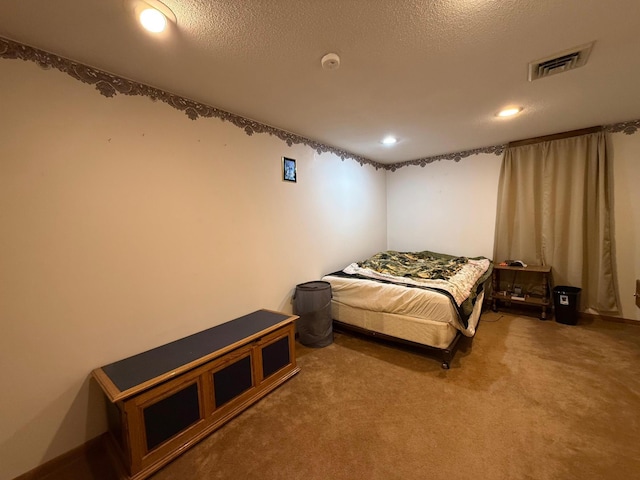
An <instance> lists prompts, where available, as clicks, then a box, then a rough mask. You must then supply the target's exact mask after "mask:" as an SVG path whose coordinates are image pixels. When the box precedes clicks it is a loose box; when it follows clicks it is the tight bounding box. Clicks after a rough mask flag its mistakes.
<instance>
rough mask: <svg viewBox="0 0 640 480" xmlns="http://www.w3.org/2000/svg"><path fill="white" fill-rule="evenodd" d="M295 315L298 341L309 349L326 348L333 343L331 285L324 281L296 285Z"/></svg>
mask: <svg viewBox="0 0 640 480" xmlns="http://www.w3.org/2000/svg"><path fill="white" fill-rule="evenodd" d="M293 300H294V304H293V313H295V314H296V315H299V316H300V318H299V319H298V320H297V321H296V330H297V331H298V340H299V341H300V343H301V344H303V345H305V346H307V347H326V346H327V345H330V344H331V343H333V319H332V318H331V284H330V283H329V282H324V281H314V282H306V283H301V284H299V285H296V291H295V294H294V295H293Z"/></svg>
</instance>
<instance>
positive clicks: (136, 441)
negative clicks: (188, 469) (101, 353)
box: [93, 310, 299, 479]
mask: <svg viewBox="0 0 640 480" xmlns="http://www.w3.org/2000/svg"><path fill="white" fill-rule="evenodd" d="M297 318H298V317H297V316H291V315H286V314H283V313H279V312H272V311H269V310H259V311H257V312H254V313H252V314H249V315H245V316H244V317H240V318H238V319H235V320H232V321H230V322H227V323H224V324H222V325H218V326H217V327H213V328H211V329H209V330H205V331H203V332H200V333H197V334H195V335H191V336H189V337H186V338H183V339H181V340H178V341H176V342H172V343H169V344H167V345H163V346H161V347H158V348H155V349H153V350H149V351H147V352H144V353H141V354H139V355H135V356H133V357H129V358H127V359H124V360H121V361H119V362H115V363H112V364H110V365H105V366H104V367H101V368H98V369H96V370H94V371H93V376H94V378H95V379H96V380H97V381H98V383H99V384H100V386H101V387H102V389H103V390H104V392H105V395H106V396H107V398H108V399H109V402H108V406H107V416H108V421H109V431H110V436H109V437H110V439H111V442H110V445H109V450H110V454H111V456H112V457H113V458H114V460H115V462H116V466H117V467H118V469H119V470H120V473H121V474H122V476H124V477H125V478H130V479H142V478H146V477H148V476H149V475H151V474H152V473H154V472H155V471H157V470H158V469H160V468H161V467H162V466H163V465H165V464H166V463H168V462H170V461H171V460H173V459H174V458H176V457H177V456H178V455H180V454H181V453H183V452H184V451H185V450H187V449H188V448H189V447H191V446H192V445H194V444H195V443H196V442H198V441H199V440H201V439H203V438H204V437H205V436H206V435H208V434H210V433H211V432H213V431H214V430H215V429H217V428H219V427H220V426H222V425H223V424H224V423H225V422H227V421H228V420H230V419H231V418H233V417H234V416H235V415H237V414H239V413H240V412H242V411H243V410H244V409H246V408H247V407H249V406H250V405H251V404H253V403H255V402H256V401H258V400H259V399H260V398H262V397H263V396H265V395H266V394H267V393H269V392H270V391H272V390H273V389H275V388H276V387H277V386H279V385H280V384H282V383H283V382H285V381H286V380H287V379H289V378H291V377H292V376H293V375H295V374H296V373H297V372H298V371H299V367H297V366H296V360H295V350H294V348H295V344H294V323H293V322H294V321H295V319H297Z"/></svg>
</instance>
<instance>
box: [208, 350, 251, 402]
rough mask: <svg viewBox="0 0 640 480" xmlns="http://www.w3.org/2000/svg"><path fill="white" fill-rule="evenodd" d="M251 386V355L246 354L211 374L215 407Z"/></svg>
mask: <svg viewBox="0 0 640 480" xmlns="http://www.w3.org/2000/svg"><path fill="white" fill-rule="evenodd" d="M252 386H253V375H252V373H251V357H250V356H248V355H247V356H246V357H244V358H242V359H240V360H238V361H237V362H234V363H232V364H231V365H228V366H226V367H224V368H223V369H222V370H218V371H217V372H216V373H214V374H213V393H214V399H215V403H216V408H220V407H221V406H222V405H224V404H225V403H227V402H229V401H230V400H233V399H234V398H236V397H237V396H238V395H240V394H241V393H243V392H246V391H247V390H249V389H250V388H251V387H252Z"/></svg>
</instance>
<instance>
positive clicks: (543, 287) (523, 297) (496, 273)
mask: <svg viewBox="0 0 640 480" xmlns="http://www.w3.org/2000/svg"><path fill="white" fill-rule="evenodd" d="M519 272H522V273H523V274H526V275H533V276H534V277H535V278H536V279H537V284H538V287H539V288H538V289H537V290H538V291H539V292H540V293H539V294H537V295H532V294H531V293H529V292H526V291H522V292H519V294H518V293H516V292H514V290H513V285H514V284H515V283H516V281H515V279H516V278H517V275H518V274H519ZM508 273H510V274H511V275H512V278H511V281H510V282H509V283H510V285H511V287H510V288H506V289H502V286H503V284H502V280H503V279H501V274H502V275H505V274H508ZM491 298H492V300H493V311H494V312H495V311H497V310H498V304H499V302H505V303H511V304H514V305H517V304H521V305H532V306H536V307H540V309H541V314H540V318H542V319H543V320H544V319H546V318H547V308H548V307H549V306H550V305H551V267H549V266H543V265H528V266H526V267H510V266H506V265H498V264H495V265H494V266H493V278H492V292H491Z"/></svg>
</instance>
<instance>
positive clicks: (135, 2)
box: [131, 0, 178, 33]
mask: <svg viewBox="0 0 640 480" xmlns="http://www.w3.org/2000/svg"><path fill="white" fill-rule="evenodd" d="M131 5H132V7H133V11H134V13H135V15H136V18H137V19H138V21H139V22H140V24H141V25H142V26H143V28H144V29H145V30H147V31H149V32H152V33H162V32H164V31H165V30H166V29H167V27H168V26H169V23H173V24H177V23H178V21H177V19H176V16H175V14H174V13H173V12H172V11H171V9H170V8H169V7H167V6H166V5H165V4H164V3H162V2H160V1H159V0H131Z"/></svg>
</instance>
